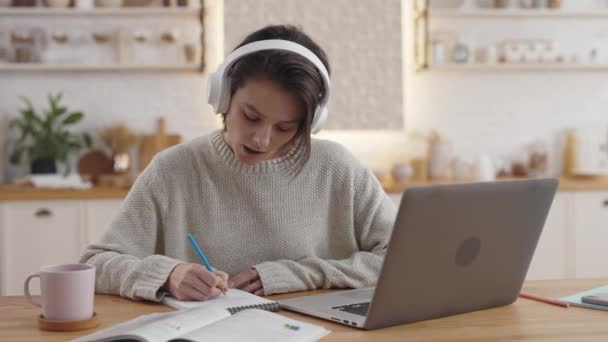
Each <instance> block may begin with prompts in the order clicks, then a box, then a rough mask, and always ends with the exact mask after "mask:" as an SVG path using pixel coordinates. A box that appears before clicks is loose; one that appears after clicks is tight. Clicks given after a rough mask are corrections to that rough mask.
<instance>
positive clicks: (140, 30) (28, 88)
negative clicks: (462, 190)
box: [0, 0, 608, 294]
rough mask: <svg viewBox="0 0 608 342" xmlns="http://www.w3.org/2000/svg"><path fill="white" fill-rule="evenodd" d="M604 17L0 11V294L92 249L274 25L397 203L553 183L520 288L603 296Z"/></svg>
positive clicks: (67, 8)
mask: <svg viewBox="0 0 608 342" xmlns="http://www.w3.org/2000/svg"><path fill="white" fill-rule="evenodd" d="M606 18H608V1H606V0H430V1H425V0H382V1H368V0H309V1H301V0H300V1H298V0H256V1H253V0H250V1H246V0H223V1H222V0H204V1H200V0H0V124H1V126H2V130H1V132H2V133H1V137H2V141H3V146H2V149H1V158H0V160H2V163H1V165H0V170H1V171H2V172H0V180H1V181H2V183H3V184H4V185H3V186H2V187H0V245H1V247H0V291H1V293H2V294H19V293H21V291H22V288H21V282H22V279H23V278H24V277H25V275H27V274H30V273H32V272H33V271H35V270H36V269H37V268H38V267H39V266H40V265H42V264H48V263H49V262H57V263H59V262H65V261H69V260H70V259H71V258H72V259H73V258H75V256H77V255H78V254H79V252H80V250H81V249H82V248H83V246H84V245H86V244H87V243H91V242H93V241H95V240H96V239H97V238H99V236H100V235H101V234H102V233H103V230H104V229H105V227H106V225H107V223H108V222H109V220H111V218H112V216H113V215H114V214H115V213H116V212H117V211H118V210H120V204H121V202H122V198H124V196H125V195H126V193H127V192H128V189H129V186H130V184H132V182H133V180H134V179H135V178H136V177H137V174H138V173H139V172H141V170H142V169H143V168H144V167H145V165H146V164H147V162H149V160H150V159H151V158H152V157H153V155H154V154H155V153H156V152H158V151H160V150H162V149H164V148H167V147H169V146H171V145H173V144H177V143H180V142H183V141H187V140H189V139H192V138H194V137H197V136H199V135H202V134H206V133H208V132H210V131H212V130H215V129H218V128H219V127H221V122H220V120H219V118H218V116H216V115H214V114H212V112H211V107H210V106H209V105H208V104H207V103H206V91H207V89H206V87H207V85H206V82H207V75H208V74H209V72H212V71H214V70H215V68H216V66H217V65H218V64H219V63H220V62H221V61H222V59H223V57H224V56H225V55H227V54H228V53H229V52H230V51H231V50H232V49H233V48H234V47H235V45H236V44H238V42H240V41H241V40H242V39H243V38H244V37H245V35H246V34H248V33H250V32H252V31H254V30H256V29H258V28H261V27H263V26H265V25H267V24H276V23H291V24H296V25H299V26H300V27H301V28H303V29H304V31H305V32H307V33H308V34H310V35H311V36H312V38H313V39H315V40H316V41H317V42H319V43H320V45H321V46H322V47H323V48H324V49H325V51H326V52H327V53H328V55H329V59H330V63H331V67H332V93H331V99H330V105H329V112H330V115H329V119H328V122H327V125H326V127H325V129H324V130H323V131H322V132H321V133H320V134H319V135H318V137H319V138H324V139H331V140H335V141H338V142H341V143H342V144H344V145H345V146H346V147H347V148H348V149H349V150H350V151H352V153H354V154H355V156H357V157H358V158H359V159H360V160H361V161H362V163H363V164H364V165H366V166H367V167H369V168H370V169H371V170H373V172H374V173H375V174H376V175H377V177H378V179H379V181H380V182H381V183H382V185H383V186H384V188H385V189H386V191H387V193H388V194H389V195H390V196H391V198H392V199H393V200H394V201H395V203H399V199H400V194H401V192H402V191H403V190H404V189H405V188H407V186H409V185H411V184H433V183H451V182H470V181H489V180H494V179H511V178H526V177H546V176H552V177H559V178H560V181H561V182H560V183H561V185H560V191H559V193H558V195H557V197H556V199H555V201H554V203H553V207H552V209H551V213H550V215H549V218H548V220H547V224H546V226H545V230H544V232H543V236H542V237H541V241H540V242H539V246H538V248H537V252H536V255H535V258H534V260H533V262H532V266H531V269H530V272H529V273H528V278H529V279H555V278H575V277H586V278H589V277H606V276H608V268H605V267H604V268H603V269H602V268H601V267H597V264H598V261H599V260H604V259H606V258H608V250H606V249H605V248H604V246H605V244H606V242H608V231H606V229H605V227H604V226H605V224H606V222H608V179H607V177H606V175H608V114H607V113H606V108H608V106H607V105H608V84H607V83H606V81H605V80H606V77H605V74H606V73H607V72H608V21H607V20H606ZM30 104H31V106H30ZM49 109H51V110H50V111H49ZM45 113H46V114H45ZM49 113H50V114H49ZM34 115H38V116H39V118H40V119H39V120H45V119H46V120H47V123H48V120H50V121H52V122H54V123H52V124H48V125H50V126H53V127H55V128H56V132H55V133H56V134H53V135H51V136H49V135H48V134H47V136H46V140H45V138H44V137H41V133H40V132H38V131H37V130H36V127H39V126H40V125H41V124H40V123H38V121H37V120H38V119H36V118H35V117H34ZM45 132H47V133H48V131H45ZM63 132H70V134H69V135H68V134H65V133H63ZM65 174H69V175H70V176H69V177H63V175H65ZM75 189H78V190H75ZM23 244H28V245H30V246H33V247H32V248H30V249H29V251H24V250H22V249H20V248H19V246H22V245H23ZM31 250H37V251H38V253H34V254H32V253H31Z"/></svg>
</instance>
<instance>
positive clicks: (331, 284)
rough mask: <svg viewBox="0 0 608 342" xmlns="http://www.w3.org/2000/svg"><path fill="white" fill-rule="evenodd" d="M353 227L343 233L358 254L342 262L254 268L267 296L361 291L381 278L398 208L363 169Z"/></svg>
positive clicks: (273, 263)
mask: <svg viewBox="0 0 608 342" xmlns="http://www.w3.org/2000/svg"><path fill="white" fill-rule="evenodd" d="M355 187H356V188H355V195H354V198H353V201H354V224H355V226H354V227H352V226H351V225H350V224H348V226H347V227H342V229H345V232H344V234H353V233H352V230H353V229H354V234H355V236H356V239H357V243H358V247H359V251H358V252H355V253H353V254H352V255H351V256H350V257H348V258H346V259H341V260H325V259H321V258H319V257H312V256H310V257H305V258H303V259H300V260H296V261H294V260H278V261H269V262H263V263H260V264H258V265H255V266H254V268H255V269H256V270H257V271H258V274H259V275H260V279H261V280H262V284H263V286H264V294H265V295H269V294H273V293H283V292H295V291H304V290H312V289H318V288H324V289H328V288H360V287H369V286H374V285H375V284H376V281H377V279H378V275H379V273H380V269H381V268H382V263H383V261H384V255H385V254H386V248H387V245H388V241H389V239H390V233H391V230H392V227H393V222H394V220H395V215H396V208H395V205H394V204H393V202H392V201H391V200H390V198H389V197H388V195H387V194H386V193H385V192H384V190H383V189H382V187H381V186H380V183H379V182H378V181H377V179H376V178H375V177H374V176H373V175H372V174H371V173H370V172H369V171H368V170H361V172H360V173H359V177H357V181H356V185H355Z"/></svg>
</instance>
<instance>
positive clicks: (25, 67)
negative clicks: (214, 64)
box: [0, 63, 201, 72]
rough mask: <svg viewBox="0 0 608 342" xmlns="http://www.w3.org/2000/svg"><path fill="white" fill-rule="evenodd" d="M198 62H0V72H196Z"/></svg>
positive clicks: (199, 68) (198, 66) (198, 68)
mask: <svg viewBox="0 0 608 342" xmlns="http://www.w3.org/2000/svg"><path fill="white" fill-rule="evenodd" d="M200 70H201V66H200V65H199V64H177V65H171V64H167V65H138V64H132V65H129V64H124V65H111V64H108V65H74V64H57V65H49V64H29V63H23V64H19V63H7V64H0V72H6V71H79V72H83V71H90V72H103V71H153V72H159V71H162V72H196V71H200Z"/></svg>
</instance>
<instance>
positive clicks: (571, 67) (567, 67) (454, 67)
mask: <svg viewBox="0 0 608 342" xmlns="http://www.w3.org/2000/svg"><path fill="white" fill-rule="evenodd" d="M428 70H429V71H518V70H519V71H597V70H608V64H573V63H555V64H549V63H548V64H515V63H512V64H444V65H431V66H429V67H428Z"/></svg>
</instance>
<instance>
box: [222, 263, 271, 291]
mask: <svg viewBox="0 0 608 342" xmlns="http://www.w3.org/2000/svg"><path fill="white" fill-rule="evenodd" d="M228 287H230V288H237V289H239V290H243V291H247V292H250V293H253V294H255V295H257V296H262V295H264V285H263V284H262V279H260V275H259V274H258V271H257V270H256V269H255V268H250V269H248V270H245V271H241V272H239V273H237V274H235V275H234V276H231V277H230V280H229V281H228Z"/></svg>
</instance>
